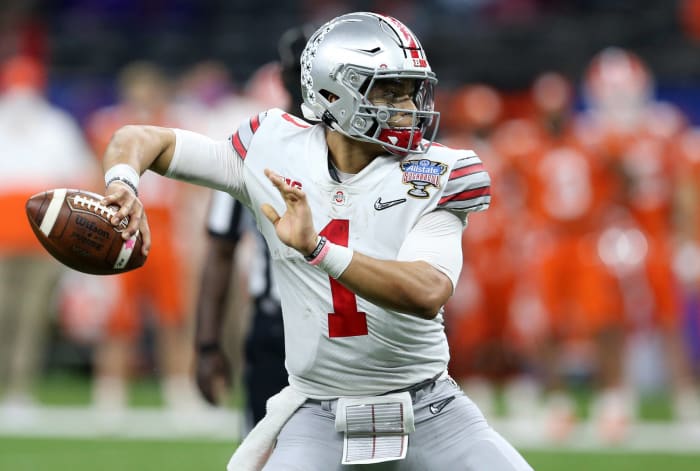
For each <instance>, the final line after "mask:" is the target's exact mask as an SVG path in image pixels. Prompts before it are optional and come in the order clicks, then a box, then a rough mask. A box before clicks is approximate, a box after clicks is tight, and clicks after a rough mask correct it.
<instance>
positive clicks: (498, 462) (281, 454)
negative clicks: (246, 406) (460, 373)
mask: <svg viewBox="0 0 700 471" xmlns="http://www.w3.org/2000/svg"><path fill="white" fill-rule="evenodd" d="M412 396H413V409H414V415H415V425H416V430H415V432H413V433H411V434H410V435H409V437H408V453H407V455H406V458H405V459H404V460H399V461H389V462H384V463H376V464H371V465H341V464H340V462H341V456H342V452H343V434H342V433H339V432H336V430H335V406H336V403H337V401H307V402H306V403H305V404H304V405H302V406H301V407H300V408H299V409H298V410H297V411H296V412H295V413H294V415H293V416H292V417H291V418H290V419H289V421H287V423H286V424H285V426H284V427H283V428H282V431H281V432H280V434H279V437H278V439H277V444H276V446H275V449H274V451H273V452H272V455H271V456H270V459H269V460H268V462H267V464H266V465H265V467H264V468H263V471H360V470H368V471H369V470H372V471H527V470H529V471H532V468H531V467H530V465H528V463H527V462H526V461H525V459H524V458H523V457H522V456H521V455H520V454H519V453H518V452H517V451H516V450H515V449H514V448H513V447H512V446H511V445H510V444H509V443H508V442H507V441H506V440H505V439H504V438H503V437H502V436H501V435H499V434H498V433H497V432H496V431H495V430H494V429H492V428H491V427H490V426H489V424H488V423H487V422H486V420H485V419H484V416H483V414H482V413H481V411H480V410H479V408H478V407H477V406H476V405H475V404H474V403H473V402H472V401H471V399H469V398H468V397H467V396H466V395H465V394H464V393H463V392H462V390H461V389H460V388H459V386H457V384H456V383H455V382H454V381H453V380H452V379H451V378H445V379H442V380H438V381H437V382H435V383H432V384H430V385H429V386H426V387H424V388H423V389H421V390H418V391H416V392H415V393H412ZM450 398H454V399H450ZM431 405H432V407H431Z"/></svg>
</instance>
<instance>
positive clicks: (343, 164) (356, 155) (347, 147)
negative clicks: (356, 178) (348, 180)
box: [326, 130, 386, 174]
mask: <svg viewBox="0 0 700 471" xmlns="http://www.w3.org/2000/svg"><path fill="white" fill-rule="evenodd" d="M326 141H327V143H328V153H329V157H330V158H331V159H332V161H333V165H335V167H336V168H337V169H338V170H339V171H341V172H343V173H350V174H356V173H360V171H361V170H362V169H363V168H365V167H366V166H367V165H369V163H370V162H371V161H372V160H374V158H375V157H377V156H379V155H382V154H385V153H386V151H384V149H383V148H382V147H381V146H379V145H376V144H370V143H367V142H361V141H357V140H355V139H352V138H349V137H347V136H345V135H343V134H341V133H339V132H337V131H331V130H326Z"/></svg>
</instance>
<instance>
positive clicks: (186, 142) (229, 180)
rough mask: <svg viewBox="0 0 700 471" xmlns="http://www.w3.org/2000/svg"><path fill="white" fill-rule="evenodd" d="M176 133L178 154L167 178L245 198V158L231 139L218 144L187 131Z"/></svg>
mask: <svg viewBox="0 0 700 471" xmlns="http://www.w3.org/2000/svg"><path fill="white" fill-rule="evenodd" d="M173 131H174V132H175V153H174V155H173V159H172V161H171V162H170V166H169V167H168V170H167V172H166V173H165V176H167V177H171V178H176V179H178V180H184V181H187V182H190V183H197V184H203V185H205V186H208V187H210V188H214V189H217V190H221V191H225V192H227V193H230V194H231V195H233V196H234V197H236V198H237V199H241V198H242V197H243V196H244V184H243V159H242V158H241V156H240V155H238V153H237V152H236V150H235V149H234V147H233V146H232V145H231V140H230V139H229V140H222V141H217V140H214V139H211V138H209V137H207V136H205V135H203V134H198V133H195V132H192V131H186V130H184V129H173Z"/></svg>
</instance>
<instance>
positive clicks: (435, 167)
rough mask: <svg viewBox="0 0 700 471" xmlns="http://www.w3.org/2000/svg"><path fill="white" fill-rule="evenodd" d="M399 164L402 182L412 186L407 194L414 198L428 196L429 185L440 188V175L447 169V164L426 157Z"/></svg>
mask: <svg viewBox="0 0 700 471" xmlns="http://www.w3.org/2000/svg"><path fill="white" fill-rule="evenodd" d="M400 165H401V171H402V172H403V177H402V182H403V183H404V184H406V185H411V186H412V187H413V188H411V189H410V190H408V194H409V195H410V196H413V197H415V198H427V197H428V196H430V193H428V190H427V188H428V187H430V186H434V187H435V188H440V176H441V175H443V174H444V173H445V172H446V171H447V164H443V163H442V162H434V161H432V160H428V159H420V160H408V161H406V162H401V164H400Z"/></svg>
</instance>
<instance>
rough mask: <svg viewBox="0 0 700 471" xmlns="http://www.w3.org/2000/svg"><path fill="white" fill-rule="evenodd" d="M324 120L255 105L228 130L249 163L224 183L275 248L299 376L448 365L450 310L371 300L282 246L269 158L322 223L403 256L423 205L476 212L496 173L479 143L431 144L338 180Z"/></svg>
mask: <svg viewBox="0 0 700 471" xmlns="http://www.w3.org/2000/svg"><path fill="white" fill-rule="evenodd" d="M325 129H326V128H325V126H324V125H313V126H312V125H309V124H308V123H306V122H304V121H302V120H300V119H298V118H296V117H294V116H292V115H289V114H287V113H285V112H284V111H282V110H279V109H272V110H269V111H267V112H266V113H262V114H260V115H258V116H255V117H254V118H253V119H251V120H250V122H249V123H246V124H244V125H242V126H241V127H240V128H239V129H238V131H237V132H236V133H235V134H234V135H233V136H232V137H231V138H230V143H231V146H232V147H233V149H234V150H235V151H236V154H237V155H238V156H239V158H240V159H242V160H243V167H244V170H243V182H242V183H241V182H234V183H231V184H227V185H226V186H227V187H228V189H229V191H231V192H232V194H233V195H234V197H236V198H237V199H239V200H241V201H242V202H243V203H244V204H246V205H247V206H248V207H249V208H250V209H251V211H252V212H253V214H254V215H255V219H256V220H257V223H258V226H259V229H260V231H261V233H262V234H263V236H264V237H265V239H266V240H267V243H268V246H269V249H270V254H271V257H272V260H273V270H274V274H275V278H276V280H277V283H278V289H279V292H280V297H281V299H282V310H283V313H284V327H285V348H286V364H287V370H288V372H289V375H290V376H289V381H290V384H291V385H292V386H294V387H296V388H297V389H298V390H299V391H301V392H302V393H304V394H306V395H308V396H309V397H314V398H319V399H322V398H333V397H338V396H356V395H376V394H381V393H385V392H388V391H392V390H395V389H400V388H404V387H407V386H410V385H412V384H415V383H418V382H420V381H423V380H425V379H427V378H431V377H433V376H435V375H436V374H439V373H440V372H441V371H444V370H445V369H446V367H447V362H448V360H449V352H448V346H447V340H446V337H445V332H444V328H443V319H442V315H438V316H437V317H435V318H434V319H431V320H426V319H421V318H419V317H417V316H414V315H408V314H404V313H400V312H395V311H392V310H389V309H385V308H382V307H379V306H377V305H375V304H372V303H371V302H369V301H366V300H365V299H363V298H361V297H359V296H357V295H356V294H354V293H353V292H351V291H350V290H348V289H347V288H345V287H344V286H343V285H341V284H340V283H339V282H338V281H336V280H334V279H332V278H331V277H330V276H329V275H328V274H327V273H325V272H324V271H322V270H321V269H320V268H318V267H316V266H312V265H310V264H309V263H307V262H306V261H305V260H304V257H303V256H302V255H301V254H300V253H299V252H297V251H296V250H295V249H292V248H290V247H288V246H286V245H284V244H283V243H282V242H281V241H280V240H279V238H278V237H277V234H276V233H275V229H274V226H273V225H272V224H271V223H270V222H269V221H268V220H267V218H266V217H265V216H264V215H263V214H262V212H261V210H260V207H261V205H262V204H263V203H269V204H271V205H272V206H273V207H275V209H276V210H277V212H278V213H279V214H283V213H284V211H285V209H286V208H285V204H284V202H283V200H282V197H281V196H280V194H279V192H278V191H277V189H275V188H274V186H273V185H272V184H271V182H270V181H269V180H268V179H267V177H266V176H265V174H264V169H266V168H269V169H271V170H273V171H274V172H276V173H278V174H280V175H282V176H283V177H284V178H285V179H286V180H287V182H288V183H289V184H291V185H293V186H298V187H300V188H301V189H302V190H303V191H304V192H305V193H306V195H307V199H308V202H309V205H310V208H311V212H312V214H313V221H314V226H315V227H316V230H317V231H318V232H319V233H320V234H322V235H325V236H326V237H327V238H328V239H329V240H330V241H332V242H334V243H336V244H339V245H343V246H347V247H350V248H351V249H353V250H355V251H357V252H360V253H363V254H365V255H368V256H370V257H374V258H378V259H387V260H396V259H397V255H398V253H399V249H400V248H401V246H402V243H403V242H404V240H405V239H406V237H407V235H408V233H409V231H411V229H412V228H413V227H414V225H415V224H416V222H417V221H418V220H419V219H420V218H421V217H422V216H424V215H426V214H428V213H430V212H433V211H436V210H448V211H450V212H452V213H453V214H455V215H456V216H457V217H459V218H460V219H461V220H462V221H463V222H465V221H466V215H467V213H469V212H471V211H479V210H483V209H486V208H487V207H488V205H489V202H490V180H489V176H488V174H487V173H486V171H484V169H483V166H482V164H481V161H480V160H479V158H478V157H477V156H476V155H475V154H474V153H473V152H471V151H465V150H453V149H449V148H446V147H443V146H439V145H433V146H432V147H431V148H430V150H429V151H428V152H427V153H426V154H421V155H408V156H406V157H403V158H399V157H396V156H387V157H378V158H375V159H374V160H373V161H372V162H371V163H370V164H369V165H368V166H367V167H365V168H364V169H363V170H362V171H361V172H360V173H358V174H356V175H354V176H352V177H351V178H349V179H347V180H345V181H343V182H342V183H339V182H338V181H336V179H334V178H333V176H332V171H331V170H329V163H328V147H327V144H326V139H325ZM237 158H238V157H237ZM200 164H201V163H200ZM222 172H223V170H222ZM186 173H187V172H186V171H185V172H184V173H183V172H182V171H178V168H175V169H171V170H169V172H168V174H169V175H177V176H178V178H183V177H185V178H186V176H187V175H186ZM228 174H230V172H228ZM199 181H202V179H201V178H200V179H199ZM216 186H218V187H222V186H223V185H221V183H220V182H219V183H217V185H216ZM455 256H456V257H459V258H460V261H461V253H457V254H455Z"/></svg>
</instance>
